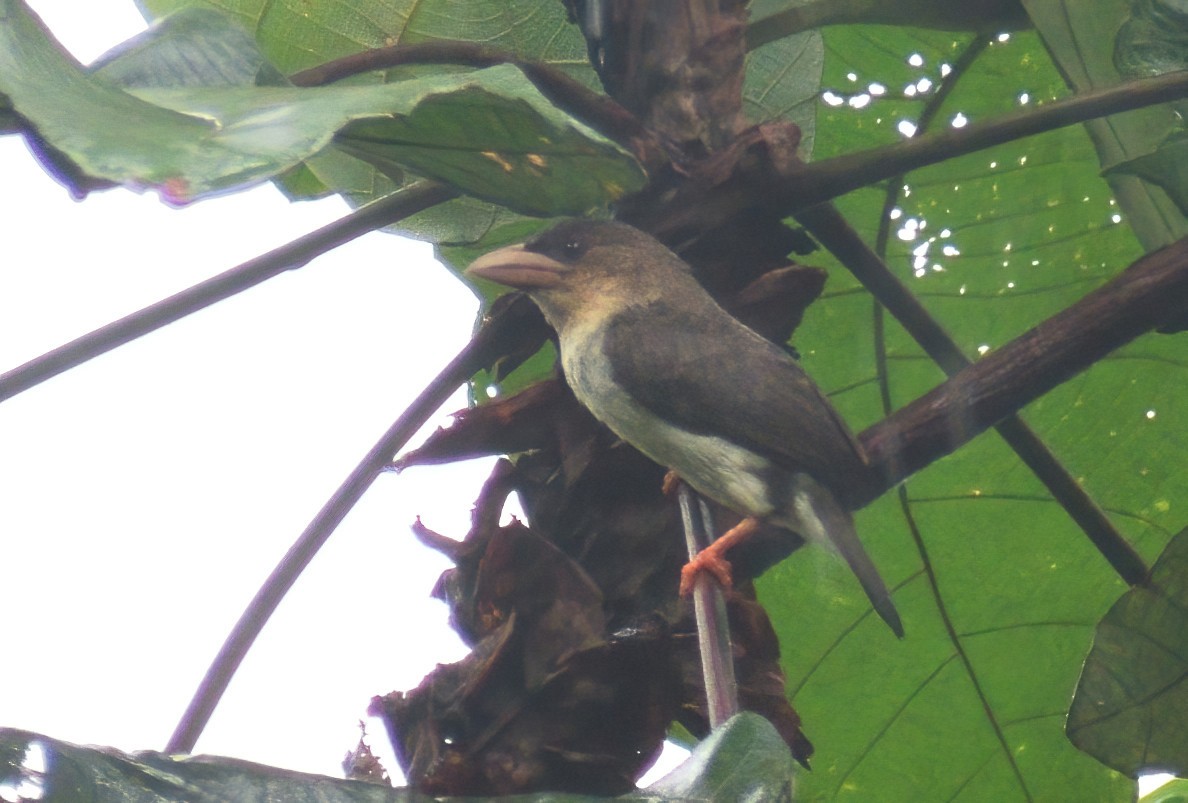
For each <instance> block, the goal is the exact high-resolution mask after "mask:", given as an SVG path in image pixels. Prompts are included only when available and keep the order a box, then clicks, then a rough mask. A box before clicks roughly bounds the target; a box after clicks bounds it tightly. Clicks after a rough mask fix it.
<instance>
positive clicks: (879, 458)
mask: <svg viewBox="0 0 1188 803" xmlns="http://www.w3.org/2000/svg"><path fill="white" fill-rule="evenodd" d="M1185 306H1188V239H1185V240H1180V241H1179V242H1177V243H1175V244H1174V245H1171V246H1168V247H1167V248H1164V249H1162V250H1160V251H1156V252H1154V253H1151V254H1148V255H1147V256H1145V257H1143V258H1141V259H1140V260H1138V261H1137V262H1135V263H1134V264H1133V265H1131V266H1130V267H1129V268H1127V269H1126V270H1125V271H1124V272H1122V273H1121V274H1120V275H1119V276H1117V277H1116V278H1114V279H1113V280H1111V281H1110V282H1108V283H1106V284H1105V285H1103V286H1101V287H1100V288H1098V289H1097V290H1094V291H1093V292H1091V293H1089V294H1088V295H1086V296H1085V297H1084V298H1083V299H1081V300H1080V301H1078V302H1077V303H1075V304H1073V305H1072V306H1070V307H1068V308H1067V309H1065V310H1064V311H1062V312H1060V313H1057V314H1056V315H1054V316H1053V317H1051V318H1049V319H1048V320H1047V321H1044V322H1043V323H1041V324H1040V325H1039V326H1036V327H1035V328H1034V329H1031V330H1030V331H1028V332H1026V333H1025V334H1023V335H1021V336H1020V337H1017V338H1015V339H1014V340H1012V341H1011V342H1010V343H1007V344H1006V345H1005V346H1003V347H1002V348H1000V349H997V350H995V351H993V352H991V353H990V354H989V355H987V356H986V357H984V358H982V359H981V360H979V361H978V362H976V363H974V364H973V365H971V366H969V367H968V368H966V369H965V370H963V371H961V372H960V373H958V374H957V375H956V376H954V377H953V378H952V379H950V380H949V381H947V382H945V383H944V384H942V385H940V386H939V387H937V388H935V389H934V390H932V391H930V392H929V393H927V394H925V395H924V396H922V397H920V398H918V399H916V400H915V401H913V402H911V403H910V404H908V405H907V406H905V407H903V408H902V409H900V410H899V411H898V412H896V413H895V414H894V415H892V416H891V417H889V418H887V419H886V420H884V421H882V422H880V423H879V424H876V425H875V426H873V427H871V428H870V429H868V430H866V431H865V432H863V433H862V435H861V436H860V440H861V441H862V444H863V446H864V447H865V448H866V450H867V453H868V454H869V455H870V457H871V461H872V463H873V466H874V469H875V470H876V471H877V472H878V474H879V475H880V477H881V480H882V486H883V489H885V488H886V487H888V486H890V485H893V484H895V483H897V482H900V481H902V480H903V479H905V478H906V477H908V476H909V475H910V474H912V473H914V472H916V471H919V470H920V469H921V468H923V467H924V466H926V465H928V464H929V463H931V462H932V461H934V460H936V459H938V458H940V457H942V456H944V455H946V454H950V453H951V452H953V451H955V450H956V449H957V448H958V447H959V446H961V445H962V444H964V443H966V442H967V441H969V440H971V439H972V438H974V437H975V436H977V435H979V434H981V433H982V432H984V431H985V430H986V429H988V428H989V427H991V426H993V425H994V424H995V423H997V422H999V421H1001V420H1002V419H1003V418H1004V417H1006V416H1007V415H1010V414H1011V413H1012V412H1014V411H1015V410H1018V409H1021V408H1022V407H1023V406H1025V405H1027V404H1028V403H1030V402H1032V401H1034V400H1035V399H1037V398H1039V397H1040V396H1042V395H1043V394H1045V393H1047V392H1048V391H1050V390H1051V389H1052V388H1054V387H1056V386H1057V385H1059V384H1061V383H1063V382H1065V381H1067V380H1068V379H1070V378H1071V377H1072V376H1074V375H1075V374H1077V373H1079V372H1081V371H1083V370H1085V369H1086V368H1088V367H1089V366H1091V365H1093V363H1095V362H1096V361H1098V360H1099V359H1101V358H1102V357H1104V356H1105V355H1106V354H1108V353H1109V352H1111V351H1113V350H1114V349H1117V348H1119V347H1121V346H1123V345H1125V344H1126V343H1129V342H1130V341H1131V340H1133V339H1135V338H1136V337H1138V336H1139V335H1141V334H1143V333H1145V332H1148V331H1151V330H1152V329H1155V328H1157V327H1159V326H1160V325H1161V324H1162V323H1163V322H1165V321H1167V320H1169V319H1171V318H1172V317H1174V316H1175V315H1176V314H1177V313H1182V311H1183V309H1184V307H1185ZM880 492H881V491H876V492H875V493H874V494H868V499H867V500H866V501H870V499H873V498H874V496H875V495H877V493H880Z"/></svg>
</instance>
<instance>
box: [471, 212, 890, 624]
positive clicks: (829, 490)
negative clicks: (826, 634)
mask: <svg viewBox="0 0 1188 803" xmlns="http://www.w3.org/2000/svg"><path fill="white" fill-rule="evenodd" d="M466 275H468V276H470V277H479V278H482V279H486V280H489V281H492V282H496V283H498V284H502V285H505V286H508V287H512V288H515V289H518V290H521V291H523V292H525V293H527V295H528V296H529V297H530V298H531V299H532V300H533V302H535V304H536V305H537V306H538V307H539V308H540V310H541V312H542V313H543V314H544V317H545V319H546V320H547V321H548V323H549V324H550V325H551V326H552V328H553V329H554V330H555V331H556V333H557V342H558V347H559V351H560V359H561V370H562V372H563V374H564V376H565V380H566V382H567V383H568V384H569V386H570V388H571V389H572V390H573V393H574V395H575V396H576V398H577V399H578V401H579V402H581V403H582V404H583V405H584V406H585V407H586V408H587V409H588V410H589V411H590V412H591V413H592V414H593V415H594V417H595V418H597V419H598V420H599V421H601V422H602V423H603V424H605V425H607V426H608V427H609V428H610V429H611V430H612V431H613V432H614V433H615V434H616V435H617V436H618V437H619V438H621V439H622V440H624V441H625V442H627V443H629V444H630V445H632V446H634V447H635V448H636V449H638V450H639V451H641V452H643V453H644V454H645V455H646V456H647V457H649V458H650V459H652V460H653V461H655V462H656V463H659V464H660V465H661V466H664V467H666V468H668V469H669V471H670V472H671V473H670V477H671V476H672V474H673V473H674V474H675V475H676V476H678V477H679V478H680V479H682V480H684V481H685V482H686V483H688V485H689V486H690V487H692V488H693V489H694V490H695V491H697V492H698V493H700V494H702V495H703V496H705V497H708V498H710V499H712V500H714V501H716V502H718V503H720V504H722V505H723V506H725V507H727V508H729V509H731V510H733V511H734V512H736V513H738V514H739V515H741V516H743V519H742V521H740V522H739V524H738V525H736V526H735V527H733V528H731V529H730V530H728V531H727V532H726V533H724V534H723V535H722V536H721V537H720V538H718V539H717V540H716V541H714V542H713V543H712V544H711V545H710V546H709V547H707V548H706V549H704V550H702V551H701V552H700V553H699V554H698V555H697V556H696V557H695V558H694V559H693V560H691V561H690V562H689V564H688V565H686V566H685V568H684V569H683V571H682V576H681V587H682V593H687V592H688V591H689V590H690V589H691V585H692V580H693V578H694V577H696V575H697V574H698V573H699V572H702V571H708V572H710V573H712V574H713V575H714V576H716V577H717V578H718V579H719V580H720V581H721V582H723V584H724V585H726V586H727V587H729V584H730V581H731V575H730V564H729V562H728V561H727V560H726V559H725V557H724V555H725V553H726V551H727V550H728V549H729V548H730V547H732V546H733V545H734V544H736V543H738V542H739V541H742V540H745V539H746V538H747V537H749V536H750V534H751V533H753V532H754V531H755V530H757V529H758V528H759V526H760V525H761V524H762V523H764V522H766V523H770V524H774V525H777V526H779V527H783V528H785V529H788V530H792V531H793V532H795V533H797V534H799V535H800V536H802V537H803V538H805V539H806V540H808V541H810V542H816V543H820V544H823V545H825V546H827V547H829V548H831V549H833V550H834V551H836V552H837V553H839V554H840V555H841V557H842V558H843V559H844V560H845V561H846V563H847V564H848V565H849V567H850V569H851V571H852V572H853V573H854V574H855V576H856V577H857V579H858V581H859V583H860V584H861V586H862V588H863V590H864V591H865V592H866V595H867V596H868V597H869V599H870V601H871V604H872V606H873V607H874V610H875V611H876V612H877V613H878V614H879V616H881V617H882V618H883V620H884V621H885V622H886V623H887V624H888V626H889V627H890V628H891V630H892V631H893V632H894V633H895V634H896V635H897V636H898V637H900V638H902V637H903V633H904V631H903V624H902V622H901V620H900V617H899V613H898V612H897V610H896V608H895V605H894V603H893V601H892V600H891V595H890V593H889V592H888V590H887V586H886V584H885V583H884V582H883V579H882V577H881V576H880V575H879V572H878V569H877V567H876V566H875V564H874V562H873V561H872V560H871V558H870V556H869V555H868V554H867V552H866V550H865V548H864V547H863V545H862V542H861V541H860V540H859V539H858V534H857V532H856V530H855V528H854V521H853V518H852V516H851V515H850V513H849V511H848V510H847V509H846V508H845V507H843V505H842V504H841V503H840V502H839V501H838V498H837V495H838V492H837V489H839V488H845V486H846V483H847V481H849V482H853V481H854V478H855V477H857V476H859V475H860V473H861V472H863V471H864V470H865V468H866V465H867V463H866V458H865V456H864V453H863V451H862V449H861V446H860V445H859V444H858V442H857V440H856V439H855V438H854V436H853V435H852V433H851V432H850V430H849V429H848V428H847V427H846V424H845V422H844V421H843V420H842V418H841V416H840V415H839V414H838V412H837V411H836V410H835V409H834V408H833V406H832V405H831V404H830V403H829V401H828V399H826V397H825V395H824V394H823V393H822V392H821V391H820V389H819V388H818V387H817V386H816V385H815V384H814V383H813V381H812V379H810V378H809V376H808V374H806V373H805V371H804V369H803V368H802V367H801V366H800V364H799V363H798V362H797V361H796V360H795V359H794V358H793V357H792V356H791V355H790V354H789V353H788V352H787V351H786V350H785V349H783V348H781V347H780V346H778V345H776V344H774V343H772V342H771V341H769V340H767V339H766V338H764V337H763V336H761V335H759V334H758V333H756V332H755V331H753V330H751V329H749V328H748V327H746V326H745V325H744V324H743V323H742V322H740V321H739V320H738V319H737V318H735V317H733V316H732V315H731V314H730V313H729V312H727V311H726V310H725V309H723V308H722V307H721V306H720V305H719V304H718V303H717V302H716V301H715V300H714V298H713V297H712V296H710V294H709V293H708V292H707V291H706V290H705V289H704V288H703V287H702V286H701V285H700V284H699V283H698V282H697V280H696V278H695V277H694V275H693V271H692V268H691V267H690V266H689V265H688V264H687V263H686V262H685V261H684V260H682V259H681V258H680V257H679V256H677V255H676V254H675V253H673V252H672V251H670V250H669V249H668V248H667V247H666V246H665V245H664V244H663V243H661V242H660V241H659V240H657V239H655V238H654V237H652V236H651V235H649V234H646V233H644V232H642V231H640V230H639V229H636V228H634V227H632V226H630V225H627V224H626V223H622V222H618V221H610V220H593V219H587V218H572V219H567V220H564V221H562V222H561V223H559V224H557V225H555V226H553V227H551V228H549V229H547V230H545V231H543V232H542V233H540V234H538V235H536V236H535V237H533V238H532V239H530V240H528V241H527V242H524V243H521V244H518V245H511V246H506V247H503V248H500V249H498V250H495V251H492V252H490V253H487V254H484V255H482V256H480V257H478V258H477V259H476V260H474V262H473V263H471V265H470V267H469V268H467V270H466Z"/></svg>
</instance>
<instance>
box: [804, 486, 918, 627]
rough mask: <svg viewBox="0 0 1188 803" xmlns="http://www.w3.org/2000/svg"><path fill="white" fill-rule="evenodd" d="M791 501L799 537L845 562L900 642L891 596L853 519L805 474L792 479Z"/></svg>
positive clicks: (828, 493) (827, 492)
mask: <svg viewBox="0 0 1188 803" xmlns="http://www.w3.org/2000/svg"><path fill="white" fill-rule="evenodd" d="M792 498H793V500H795V501H794V504H795V507H796V516H797V519H798V520H799V524H800V528H799V529H801V530H802V532H801V535H803V536H805V537H806V538H809V539H811V540H813V541H817V542H819V543H823V544H826V545H828V546H831V547H833V548H834V549H835V550H837V552H839V553H840V554H841V556H842V557H843V558H845V561H846V563H847V564H848V565H849V567H850V571H852V572H854V575H855V576H856V577H857V578H858V582H859V583H861V584H862V590H863V591H865V592H866V596H867V597H869V598H870V602H871V605H873V606H874V609H875V612H876V613H878V615H879V616H881V617H883V621H884V622H886V623H887V625H888V626H889V627H890V628H891V630H892V631H893V632H894V633H895V635H897V636H899V637H900V638H903V623H902V622H900V620H899V612H898V611H896V610H895V603H894V602H892V601H891V594H890V592H888V591H887V585H886V584H885V583H884V582H883V578H882V577H881V576H879V570H878V568H877V567H876V566H875V565H874V561H872V560H871V559H870V555H868V554H866V549H865V548H864V547H863V546H862V542H861V541H859V540H858V533H857V532H856V531H855V530H854V519H853V518H852V517H851V516H850V513H849V511H847V510H845V509H843V508H842V506H841V505H839V504H838V502H837V499H835V498H834V496H833V494H832V493H831V492H830V491H829V489H828V488H826V487H825V486H823V485H821V484H820V483H818V482H817V481H816V480H814V479H813V478H812V477H810V476H809V475H807V474H797V475H795V477H794V478H793V485H792Z"/></svg>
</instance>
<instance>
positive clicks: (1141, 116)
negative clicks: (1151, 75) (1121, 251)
mask: <svg viewBox="0 0 1188 803" xmlns="http://www.w3.org/2000/svg"><path fill="white" fill-rule="evenodd" d="M1022 2H1023V5H1024V7H1025V8H1026V9H1027V13H1028V14H1030V15H1031V18H1032V20H1033V21H1034V22H1035V26H1036V28H1037V29H1038V30H1039V32H1040V34H1041V35H1042V36H1043V41H1044V43H1045V44H1046V45H1047V47H1048V49H1049V50H1050V51H1051V54H1052V57H1053V58H1054V59H1055V61H1056V63H1057V65H1059V68H1060V70H1061V72H1062V73H1063V74H1064V76H1065V77H1066V78H1067V79H1068V82H1069V84H1070V85H1071V86H1073V87H1075V88H1076V89H1077V90H1079V91H1082V92H1084V91H1088V90H1090V89H1101V88H1104V87H1108V86H1113V85H1115V84H1117V83H1119V82H1120V81H1121V80H1122V78H1123V76H1122V75H1121V73H1120V72H1119V70H1118V67H1117V65H1116V64H1115V52H1116V46H1117V44H1118V42H1117V37H1118V35H1119V32H1120V31H1122V30H1123V29H1124V28H1125V27H1126V26H1127V25H1128V23H1129V22H1131V21H1132V11H1133V12H1136V13H1140V12H1141V11H1142V8H1143V6H1149V5H1150V4H1149V3H1131V2H1130V0H1096V1H1095V2H1094V3H1093V5H1092V6H1091V7H1090V6H1085V5H1083V4H1078V3H1072V2H1069V0H1022ZM1166 5H1168V6H1170V5H1172V4H1170V3H1169V4H1166ZM1132 44H1133V43H1132ZM1123 50H1124V52H1125V51H1126V50H1130V51H1131V54H1132V55H1131V56H1130V57H1127V56H1125V55H1123V58H1122V61H1123V64H1124V66H1125V64H1126V63H1127V62H1128V61H1129V62H1131V63H1132V64H1133V63H1134V62H1136V61H1137V62H1143V61H1149V55H1148V56H1147V57H1144V56H1141V55H1140V56H1134V55H1133V53H1134V48H1133V46H1131V47H1127V46H1125V45H1124V47H1123ZM1179 123H1180V117H1179V114H1178V113H1177V111H1176V109H1175V107H1174V104H1164V105H1163V106H1157V107H1153V108H1149V109H1140V110H1138V111H1132V112H1126V113H1125V114H1115V115H1112V116H1110V117H1107V118H1104V119H1101V120H1093V121H1090V122H1089V123H1087V124H1086V126H1085V127H1086V129H1087V130H1088V132H1089V135H1090V136H1091V137H1092V139H1093V143H1094V145H1095V146H1096V148H1097V152H1098V155H1099V157H1100V159H1101V164H1102V166H1104V167H1107V168H1108V167H1112V166H1114V165H1116V164H1118V163H1120V162H1125V161H1128V160H1130V159H1134V158H1137V157H1139V156H1142V155H1144V154H1147V153H1150V152H1152V151H1154V150H1155V149H1156V147H1158V145H1159V143H1160V142H1162V141H1163V140H1164V139H1166V137H1167V136H1168V134H1169V133H1170V132H1171V131H1172V129H1173V128H1174V127H1175V126H1177V125H1178V124H1179ZM1110 181H1111V186H1112V187H1113V189H1114V192H1115V194H1116V195H1117V198H1118V202H1119V204H1120V206H1121V207H1122V210H1123V211H1124V212H1125V213H1126V215H1127V216H1128V217H1129V218H1130V223H1131V226H1132V227H1133V228H1134V230H1135V233H1136V234H1137V235H1138V237H1139V239H1140V240H1141V241H1142V243H1143V245H1144V246H1145V247H1146V248H1147V250H1154V249H1156V248H1159V247H1161V246H1164V245H1167V244H1169V243H1172V242H1175V241H1176V240H1178V239H1180V238H1181V237H1184V236H1186V235H1188V217H1186V216H1185V215H1184V214H1183V213H1182V212H1181V211H1180V210H1179V209H1177V208H1176V206H1175V204H1174V203H1173V202H1172V201H1171V199H1170V198H1168V197H1167V194H1166V193H1164V192H1163V190H1161V189H1159V188H1158V187H1156V186H1153V185H1151V184H1149V183H1147V182H1144V181H1142V180H1141V179H1139V178H1137V177H1134V176H1129V175H1124V174H1122V173H1114V174H1112V175H1111V177H1110Z"/></svg>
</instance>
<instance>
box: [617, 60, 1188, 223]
mask: <svg viewBox="0 0 1188 803" xmlns="http://www.w3.org/2000/svg"><path fill="white" fill-rule="evenodd" d="M1184 97H1188V71H1184V72H1178V73H1169V74H1167V75H1162V76H1159V77H1157V78H1144V79H1141V80H1136V81H1130V82H1128V83H1126V84H1122V85H1120V86H1116V87H1111V88H1110V89H1106V90H1102V91H1100V92H1090V93H1086V94H1084V95H1078V96H1076V97H1072V98H1069V99H1067V100H1059V101H1054V102H1052V103H1048V104H1045V105H1044V106H1041V107H1038V108H1035V109H1031V110H1028V111H1024V112H1016V113H1012V114H1008V115H1004V116H1002V117H1000V118H997V119H994V120H990V121H988V122H985V123H975V124H972V125H968V126H966V127H964V128H950V129H947V130H945V131H942V132H940V133H937V134H926V135H923V136H919V137H913V138H911V139H908V140H905V141H903V142H898V143H895V144H893V145H888V146H886V147H882V148H874V149H872V150H867V151H862V152H859V153H854V154H847V155H845V156H838V157H836V158H833V159H824V160H822V161H819V162H813V163H811V164H805V163H804V162H803V161H801V159H800V158H799V156H797V154H796V147H797V145H798V144H799V141H800V137H799V129H797V128H796V127H795V126H794V125H792V124H791V123H786V122H784V123H781V122H772V123H764V124H762V125H760V126H757V127H756V128H754V129H751V130H750V131H749V132H744V134H743V135H742V136H741V137H740V138H739V139H738V140H737V141H736V142H735V143H733V144H732V146H731V147H730V148H725V149H722V150H721V151H718V152H716V153H715V154H712V155H711V156H710V157H709V158H708V159H705V160H703V162H702V163H699V164H693V165H689V166H688V168H687V172H688V173H689V174H690V176H691V180H690V181H687V182H685V183H684V184H682V185H681V186H679V187H677V188H676V189H675V190H670V189H667V188H665V191H663V192H660V193H654V194H653V195H640V196H638V197H637V198H635V199H631V200H630V201H629V202H628V204H627V205H628V206H629V207H630V212H629V215H630V218H631V221H630V222H632V223H633V224H634V225H636V226H638V227H640V228H642V229H645V230H647V231H650V232H652V233H653V234H655V235H656V236H657V237H659V238H660V239H662V240H664V241H666V242H679V241H681V240H682V239H686V238H691V237H696V236H699V235H701V234H703V233H705V232H708V231H713V230H715V229H718V228H720V227H722V226H723V225H724V224H725V223H727V222H728V221H731V220H734V219H736V218H738V217H739V216H744V215H747V214H750V213H751V212H752V211H753V210H754V209H756V208H762V209H763V210H764V211H765V212H768V213H772V214H779V215H781V216H786V215H795V214H798V213H799V212H802V211H803V210H805V209H808V208H809V207H812V206H816V205H817V204H820V203H823V202H825V201H828V200H831V199H833V198H836V197H838V196H839V195H843V194H845V193H847V192H850V191H852V190H855V189H858V188H859V187H864V186H867V185H869V184H874V183H877V182H879V181H885V180H887V179H890V178H893V177H895V176H898V175H902V174H904V173H907V172H910V171H911V170H914V169H918V168H921V167H927V166H929V165H933V164H937V163H940V162H943V161H945V160H947V159H952V158H954V157H957V156H964V155H967V154H970V153H974V152H977V151H979V150H984V149H986V148H990V147H993V146H995V145H1001V144H1003V143H1006V142H1010V141H1013V140H1016V139H1020V138H1022V137H1027V136H1032V135H1034V134H1040V133H1043V132H1045V131H1050V130H1052V129H1055V128H1060V127H1063V126H1067V125H1072V124H1074V123H1081V122H1084V121H1086V120H1090V119H1094V118H1097V117H1102V116H1106V115H1111V114H1116V113H1118V112H1123V111H1131V110H1134V109H1138V108H1143V107H1145V106H1150V105H1153V104H1156V103H1163V102H1166V101H1169V100H1176V99H1179V98H1184Z"/></svg>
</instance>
